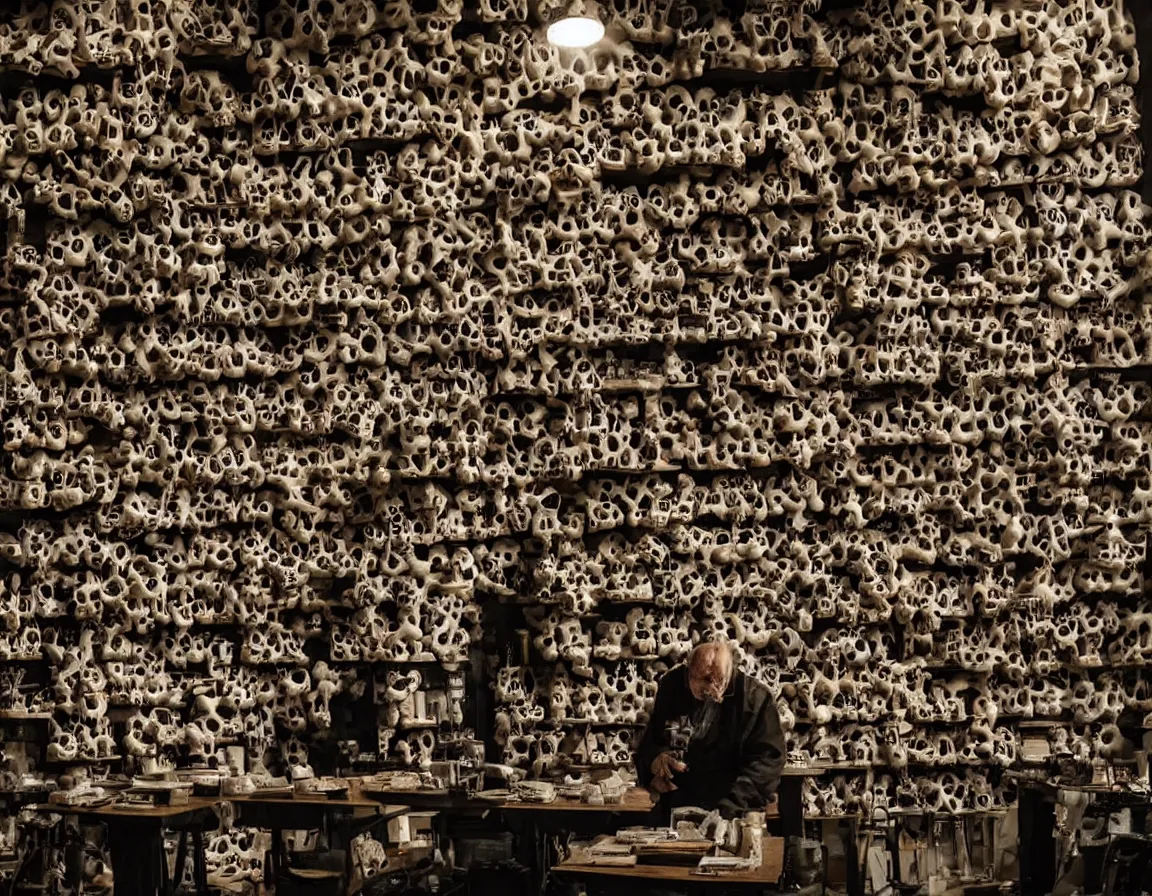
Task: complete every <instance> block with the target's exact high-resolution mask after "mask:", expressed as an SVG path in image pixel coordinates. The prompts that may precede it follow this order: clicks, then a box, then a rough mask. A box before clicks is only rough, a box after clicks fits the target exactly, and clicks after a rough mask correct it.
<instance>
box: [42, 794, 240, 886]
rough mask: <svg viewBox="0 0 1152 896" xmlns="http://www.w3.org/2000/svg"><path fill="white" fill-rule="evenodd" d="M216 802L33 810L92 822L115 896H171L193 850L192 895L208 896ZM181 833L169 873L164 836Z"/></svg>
mask: <svg viewBox="0 0 1152 896" xmlns="http://www.w3.org/2000/svg"><path fill="white" fill-rule="evenodd" d="M219 802H222V800H219V799H211V798H201V797H191V798H189V800H188V802H187V803H185V804H184V805H181V806H133V805H125V804H123V803H114V804H110V805H107V806H67V805H56V804H52V803H42V804H40V805H38V806H36V807H35V808H36V810H37V811H39V812H44V813H53V814H56V815H71V816H76V817H80V818H84V819H87V820H91V821H97V822H100V823H102V824H104V825H106V826H107V828H108V852H109V853H110V857H111V861H112V876H113V883H112V887H113V890H112V891H113V894H114V896H156V894H157V893H159V894H161V896H172V893H173V892H174V891H175V888H176V886H177V885H178V884H179V882H180V881H181V880H182V879H183V876H184V866H185V864H186V862H187V860H188V846H189V841H191V846H192V868H193V875H194V877H195V880H196V892H197V893H199V894H200V896H208V869H207V866H206V863H205V856H204V831H205V830H206V829H207V828H211V827H215V826H216V813H215V812H214V811H213V806H215V805H216V804H217V803H219ZM165 830H176V831H179V832H180V839H179V841H178V843H177V846H176V864H175V866H174V868H173V871H172V874H171V875H169V873H168V855H167V853H166V851H165V849H164V831H165Z"/></svg>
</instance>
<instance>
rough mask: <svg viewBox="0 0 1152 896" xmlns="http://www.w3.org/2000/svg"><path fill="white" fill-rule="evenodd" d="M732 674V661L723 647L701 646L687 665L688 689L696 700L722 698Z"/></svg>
mask: <svg viewBox="0 0 1152 896" xmlns="http://www.w3.org/2000/svg"><path fill="white" fill-rule="evenodd" d="M731 676H732V661H731V657H730V656H729V655H728V651H727V650H725V649H724V648H723V647H720V646H716V647H703V648H701V649H700V650H699V651H697V653H696V655H695V656H694V657H693V662H692V665H691V666H689V667H688V689H689V690H690V691H692V696H693V697H695V698H696V699H697V700H713V701H715V702H716V703H720V702H722V701H723V700H724V691H725V690H727V688H728V679H729V678H731Z"/></svg>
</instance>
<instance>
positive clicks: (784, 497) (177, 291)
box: [0, 0, 1152, 814]
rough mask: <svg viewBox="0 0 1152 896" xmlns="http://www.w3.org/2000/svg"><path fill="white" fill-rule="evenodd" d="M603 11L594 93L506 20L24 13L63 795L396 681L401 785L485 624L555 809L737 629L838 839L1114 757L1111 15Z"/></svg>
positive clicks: (17, 214)
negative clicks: (887, 818) (441, 667)
mask: <svg viewBox="0 0 1152 896" xmlns="http://www.w3.org/2000/svg"><path fill="white" fill-rule="evenodd" d="M617 5H618V6H619V8H618V9H616V10H615V11H614V12H613V15H615V16H617V18H616V19H615V21H616V28H617V29H618V30H619V33H618V34H617V37H618V38H619V39H618V40H616V41H609V42H607V43H606V44H604V45H603V46H601V47H599V48H597V49H595V50H593V51H591V52H589V53H582V52H581V53H576V54H572V55H569V56H565V57H563V58H561V56H560V55H559V54H558V52H557V51H555V50H552V49H550V48H549V47H548V46H547V45H546V44H545V43H544V42H543V41H542V40H541V39H540V37H539V35H538V33H535V32H534V31H533V25H534V23H535V22H537V21H538V19H536V18H534V16H535V14H536V11H534V10H529V9H528V8H527V7H526V6H525V3H524V0H480V2H479V3H478V4H476V5H473V4H468V5H467V8H465V7H464V5H463V4H462V2H461V0H442V2H440V3H439V4H436V3H425V2H415V0H413V2H411V3H410V2H408V0H380V2H379V3H375V4H374V3H372V2H368V0H299V2H297V3H296V4H295V5H293V4H290V3H287V2H283V0H282V2H280V3H275V2H273V3H260V4H256V3H252V2H245V0H237V2H230V3H228V4H221V5H220V6H221V7H222V8H221V9H218V8H217V7H216V5H215V4H212V3H209V2H192V3H186V4H171V5H168V4H163V3H160V2H156V3H148V2H144V3H127V2H115V0H87V2H79V3H73V2H63V0H61V2H57V3H55V4H53V5H52V6H51V7H49V6H48V5H47V4H35V3H28V2H25V3H23V4H22V6H21V8H20V10H19V12H18V13H16V14H6V16H5V17H4V19H3V21H2V23H0V64H3V66H4V68H5V70H6V72H5V74H4V76H3V77H4V79H5V81H6V83H10V84H11V85H13V88H12V90H10V91H7V92H6V93H5V96H6V97H7V101H6V103H5V104H4V106H3V107H2V124H0V201H2V203H3V208H4V212H5V216H6V219H7V241H6V244H5V248H6V251H5V255H4V262H3V270H2V296H3V298H2V300H0V302H2V304H0V335H2V340H0V357H2V358H3V365H2V370H0V401H2V407H3V411H2V414H0V416H2V423H3V447H4V455H3V457H2V458H0V471H2V473H0V511H2V519H3V532H2V533H0V556H2V558H3V560H2V564H0V565H2V573H0V598H2V600H0V604H2V606H3V611H4V613H3V619H2V624H3V628H4V634H3V637H2V639H0V656H2V657H3V658H5V659H6V660H7V661H8V664H9V665H10V666H12V667H13V668H20V669H21V670H23V668H24V666H26V665H28V664H31V666H33V667H35V666H36V664H37V662H39V663H42V664H43V667H44V668H45V669H46V670H47V672H46V676H47V677H46V678H45V682H44V683H45V687H44V689H43V690H42V691H40V692H39V693H36V694H35V695H34V696H33V697H32V698H31V700H30V708H33V709H35V708H44V707H50V708H51V709H52V710H53V712H54V717H53V721H52V723H51V735H50V737H51V746H50V748H49V758H50V759H52V760H54V761H58V762H74V761H91V760H101V759H105V758H107V757H111V756H114V755H125V756H134V757H137V758H140V757H143V756H146V755H149V754H150V753H154V752H157V751H159V752H161V753H165V752H167V753H176V752H178V751H184V752H190V753H192V754H207V753H210V752H212V751H214V750H215V749H217V748H218V747H219V746H221V745H223V744H230V743H236V742H240V743H243V744H245V745H246V746H247V748H248V750H249V753H250V754H251V756H252V757H253V759H254V760H256V759H261V758H262V757H263V755H264V754H265V752H266V751H267V752H268V753H269V754H270V755H271V758H272V759H273V760H275V759H276V758H277V754H282V756H283V757H286V758H288V759H289V760H290V761H293V762H304V761H307V755H308V754H307V750H308V745H309V743H310V741H311V740H312V739H313V738H315V737H322V736H323V734H324V732H325V731H326V730H327V729H328V727H329V725H330V723H331V705H332V701H333V700H334V699H336V698H337V697H338V696H340V695H345V694H350V695H358V694H361V693H364V692H365V689H366V688H368V687H369V686H371V692H372V694H373V696H374V698H375V699H376V701H377V702H378V704H379V705H380V707H381V710H380V718H381V723H380V731H379V747H380V749H381V751H382V752H383V753H384V754H385V755H387V756H388V757H390V758H392V759H395V760H399V761H402V762H407V763H419V762H421V761H424V760H427V759H428V758H430V756H431V754H432V750H433V749H434V746H435V735H434V733H433V732H432V728H431V726H430V725H429V724H428V723H429V721H431V722H438V721H444V720H445V719H447V720H449V721H451V722H453V724H459V723H460V721H461V719H462V716H461V711H460V706H459V693H458V691H457V690H453V689H449V690H450V693H449V692H439V691H437V692H430V693H429V694H428V695H427V697H426V698H425V699H421V700H420V701H419V704H418V705H417V703H416V702H415V701H414V700H413V696H414V694H416V693H417V692H420V689H421V687H422V682H423V681H424V679H421V677H420V674H419V673H418V672H417V673H414V674H415V677H413V675H412V674H409V672H408V671H407V666H406V664H409V663H412V662H419V663H421V664H425V665H428V664H431V665H433V666H434V665H435V664H436V663H442V664H446V665H448V666H450V667H452V666H454V664H456V663H458V662H460V661H461V660H463V659H465V658H466V657H467V655H468V653H469V651H470V649H471V645H472V644H473V643H474V642H476V640H477V639H478V638H479V637H480V634H481V633H480V628H479V622H480V612H481V608H482V607H484V606H486V605H488V604H489V603H491V604H492V605H497V604H499V603H500V602H503V603H504V604H506V605H510V606H512V607H513V608H514V610H515V611H516V612H520V611H521V610H522V613H523V619H522V624H523V626H524V627H526V628H527V629H528V630H529V632H530V636H529V637H530V640H531V645H532V647H531V657H532V659H531V662H530V663H529V664H527V665H510V664H509V663H508V662H507V660H506V658H505V657H503V656H494V657H493V663H494V667H497V666H498V667H499V668H494V669H493V673H494V675H493V677H494V682H493V683H494V696H495V699H496V703H497V715H496V720H495V734H496V741H497V744H498V749H499V751H500V752H501V753H502V754H503V756H504V758H506V759H507V760H508V761H511V762H513V763H515V764H518V765H523V766H526V767H530V768H531V769H532V770H533V771H534V772H536V773H543V772H544V771H546V770H547V769H549V768H551V767H553V766H554V765H555V764H556V762H557V760H558V755H559V754H560V753H561V751H563V752H564V753H565V754H566V755H568V756H571V757H574V758H575V759H576V761H577V762H581V763H586V764H611V763H626V762H627V761H628V759H629V755H630V743H631V741H632V739H633V737H634V735H635V732H636V726H637V725H639V724H640V723H641V722H642V720H643V718H644V713H645V708H646V701H647V700H648V698H650V697H651V695H652V694H653V692H654V689H655V682H656V680H657V678H658V676H659V674H660V673H661V672H662V671H663V670H664V669H665V668H666V667H667V666H668V665H670V664H672V663H675V662H676V661H677V660H679V659H681V658H682V657H683V656H684V655H685V654H686V652H687V651H688V650H689V649H690V647H691V645H692V644H693V643H695V642H697V641H698V640H700V639H701V638H703V637H708V636H710V635H713V634H723V635H726V636H728V637H729V638H731V639H733V640H735V641H736V642H737V643H738V644H739V645H740V647H741V649H742V651H743V655H744V662H745V663H746V666H747V667H748V668H749V670H751V671H754V672H756V673H757V674H759V675H760V676H761V677H762V678H763V679H764V680H765V681H767V682H768V683H770V685H771V686H772V687H773V688H774V689H775V690H776V692H777V693H778V694H779V697H780V706H781V713H782V715H783V717H784V719H785V723H786V725H787V726H788V727H789V728H790V729H791V731H792V733H791V735H790V736H791V740H792V748H793V750H794V756H793V759H794V761H804V760H823V761H829V762H835V763H839V764H843V765H847V766H863V767H869V768H873V769H875V774H874V775H872V776H864V775H855V774H852V773H851V771H850V770H846V771H845V772H844V774H843V775H842V776H840V777H837V778H832V779H828V780H827V781H825V782H820V783H817V785H816V786H815V787H814V789H813V790H812V791H811V792H810V793H809V798H808V802H809V808H810V809H811V810H813V811H819V812H821V813H824V814H828V813H833V814H834V813H839V812H845V811H861V810H865V809H870V808H871V807H874V806H879V805H891V806H906V807H907V806H930V807H933V808H936V809H943V810H956V809H965V808H989V807H994V806H997V805H1003V804H1004V803H1005V802H1006V801H1010V800H1011V799H1012V794H1011V790H1010V788H1008V787H1006V786H1005V785H1004V783H1003V782H1002V781H1001V777H1000V773H1001V771H1002V770H1003V769H1005V768H1010V767H1014V766H1018V765H1019V764H1020V763H1021V761H1022V760H1021V757H1020V751H1019V746H1020V736H1021V735H1020V729H1019V728H1018V727H1017V722H1018V721H1019V720H1028V719H1033V720H1037V719H1051V720H1063V721H1064V723H1065V724H1064V725H1062V726H1055V727H1053V728H1052V729H1051V730H1052V734H1051V739H1052V747H1053V750H1054V751H1055V752H1056V753H1057V754H1059V755H1075V756H1078V757H1079V758H1081V759H1084V760H1087V759H1090V758H1092V757H1095V756H1102V757H1109V756H1112V755H1116V754H1118V753H1119V752H1121V751H1122V750H1123V748H1124V732H1122V731H1121V729H1120V727H1118V725H1117V722H1118V721H1121V716H1122V714H1125V713H1127V712H1129V711H1135V713H1136V717H1137V725H1138V724H1139V719H1140V718H1142V716H1143V714H1144V713H1145V712H1147V711H1149V710H1152V688H1150V686H1149V685H1148V683H1147V681H1146V680H1145V679H1144V677H1143V672H1142V671H1141V670H1142V667H1144V666H1145V665H1146V664H1147V663H1149V662H1150V661H1152V617H1150V616H1149V614H1148V612H1147V610H1148V604H1147V602H1146V600H1145V597H1144V577H1143V569H1144V565H1145V561H1146V540H1147V534H1148V531H1149V527H1150V525H1152V480H1150V478H1149V466H1150V465H1149V461H1150V460H1152V439H1150V435H1152V433H1150V427H1152V422H1150V420H1152V418H1150V415H1149V402H1150V400H1152V388H1150V387H1149V385H1148V383H1147V379H1146V376H1145V375H1144V372H1145V371H1146V369H1147V367H1148V365H1149V364H1152V312H1150V310H1149V308H1148V306H1147V305H1146V304H1145V302H1144V300H1143V281H1144V277H1145V276H1146V275H1147V274H1148V273H1149V272H1150V271H1152V260H1150V258H1149V254H1148V248H1149V242H1148V237H1147V231H1146V226H1145V213H1146V209H1145V207H1144V206H1143V205H1142V203H1141V201H1140V198H1139V196H1138V194H1137V193H1136V192H1135V188H1136V187H1137V185H1138V182H1139V181H1140V178H1141V175H1142V171H1143V169H1142V152H1141V146H1140V140H1139V136H1138V132H1139V118H1138V111H1137V102H1136V87H1137V84H1138V74H1139V71H1138V64H1137V59H1136V52H1135V32H1134V30H1133V25H1132V22H1131V19H1130V16H1129V15H1128V14H1127V13H1126V12H1125V10H1124V8H1123V6H1122V2H1121V0H1074V2H1056V0H1047V2H1044V0H1037V2H1032V3H1018V2H998V0H990V2H985V0H931V2H920V0H902V2H896V3H889V2H887V0H865V2H862V3H861V4H859V5H858V6H854V7H848V8H841V7H840V5H838V6H837V8H836V9H821V8H820V3H819V0H817V2H812V0H752V2H749V3H748V5H747V8H746V9H743V10H736V11H735V12H732V11H731V10H732V5H731V4H720V3H717V4H713V8H710V7H708V5H707V4H703V5H701V4H698V3H697V4H689V3H687V2H680V0H673V2H672V3H671V4H670V5H669V7H668V9H667V10H660V9H649V8H648V7H649V5H648V4H641V3H633V4H624V3H619V2H618V4H617ZM656 6H657V7H659V6H661V4H656ZM720 7H726V8H728V9H729V12H728V13H724V12H722V11H721V10H720ZM382 663H391V664H393V665H391V666H388V667H387V668H390V669H393V670H396V671H393V672H392V674H382V673H380V671H379V670H378V669H377V668H375V667H376V666H378V664H382ZM22 664H23V665H22ZM413 668H417V667H413ZM21 674H23V671H22V672H21ZM29 674H30V675H32V679H34V677H35V676H34V673H32V672H29ZM32 679H29V680H32ZM125 707H126V708H127V715H126V717H125V718H126V721H117V720H118V719H120V718H121V716H120V715H117V709H118V708H120V709H123V708H125Z"/></svg>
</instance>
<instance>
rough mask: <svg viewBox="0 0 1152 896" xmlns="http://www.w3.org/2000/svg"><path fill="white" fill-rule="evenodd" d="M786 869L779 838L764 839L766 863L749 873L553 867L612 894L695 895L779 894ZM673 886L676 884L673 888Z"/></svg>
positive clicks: (641, 867) (670, 868) (671, 867)
mask: <svg viewBox="0 0 1152 896" xmlns="http://www.w3.org/2000/svg"><path fill="white" fill-rule="evenodd" d="M783 870H784V841H783V840H782V839H781V838H779V837H765V838H764V860H763V862H762V863H761V865H760V867H759V868H754V869H751V870H749V871H726V872H720V873H716V874H696V873H694V872H695V869H694V868H693V867H689V866H684V865H639V864H638V865H632V866H630V867H619V866H612V865H584V864H581V863H579V862H577V861H574V860H573V859H565V860H564V861H563V862H560V863H559V864H558V865H555V866H553V868H552V873H554V874H559V875H563V876H564V877H566V878H574V879H576V880H579V881H582V882H583V883H585V884H587V885H589V886H595V887H596V888H597V889H600V890H605V891H609V892H635V891H636V890H641V891H643V890H646V889H668V888H671V889H676V890H689V891H691V892H706V893H727V892H730V891H733V890H738V891H740V892H746V893H753V892H759V893H777V892H779V890H780V878H781V876H782V875H783ZM669 885H674V886H673V887H669Z"/></svg>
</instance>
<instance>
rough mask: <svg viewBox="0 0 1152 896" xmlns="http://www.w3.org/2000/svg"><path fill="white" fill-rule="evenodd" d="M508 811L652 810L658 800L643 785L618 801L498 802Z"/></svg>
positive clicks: (644, 811) (562, 798) (555, 800)
mask: <svg viewBox="0 0 1152 896" xmlns="http://www.w3.org/2000/svg"><path fill="white" fill-rule="evenodd" d="M496 805H497V806H498V807H499V808H500V809H503V810H504V811H506V812H630V813H631V812H636V813H647V812H651V811H652V808H653V807H654V806H655V805H656V802H655V801H654V800H653V799H652V794H650V793H649V792H648V791H647V790H645V789H644V788H643V787H629V788H628V789H627V790H626V791H624V797H623V799H622V800H621V801H620V802H618V803H602V804H596V803H585V802H581V801H580V800H577V799H572V798H570V797H557V798H556V799H554V800H553V801H552V802H550V803H532V802H524V801H521V800H508V801H506V802H502V803H497V804H496Z"/></svg>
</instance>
